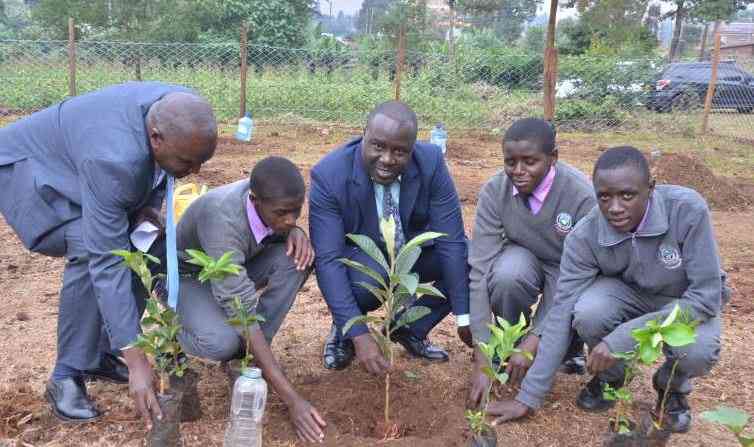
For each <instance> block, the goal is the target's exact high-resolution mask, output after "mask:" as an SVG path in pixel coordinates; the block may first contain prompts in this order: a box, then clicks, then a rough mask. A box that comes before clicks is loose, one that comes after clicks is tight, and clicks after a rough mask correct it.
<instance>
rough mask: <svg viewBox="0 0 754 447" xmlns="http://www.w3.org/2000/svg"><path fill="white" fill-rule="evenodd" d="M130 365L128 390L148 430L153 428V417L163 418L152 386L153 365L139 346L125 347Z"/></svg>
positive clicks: (127, 361) (127, 362)
mask: <svg viewBox="0 0 754 447" xmlns="http://www.w3.org/2000/svg"><path fill="white" fill-rule="evenodd" d="M122 352H123V358H125V359H126V365H127V366H128V391H129V394H130V395H131V398H132V399H133V400H134V403H135V405H136V409H137V410H138V412H139V414H141V416H142V417H143V418H144V422H145V424H146V426H147V430H151V429H152V417H154V418H155V419H157V420H161V419H162V410H161V409H160V404H159V402H158V401H157V397H156V396H155V394H154V387H153V386H152V366H151V365H150V364H149V360H147V357H146V356H145V355H144V351H142V350H141V349H139V348H129V349H123V351H122Z"/></svg>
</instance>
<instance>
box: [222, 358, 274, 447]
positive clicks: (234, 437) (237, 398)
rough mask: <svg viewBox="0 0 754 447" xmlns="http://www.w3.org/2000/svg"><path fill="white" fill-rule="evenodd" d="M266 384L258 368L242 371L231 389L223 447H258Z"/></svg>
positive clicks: (260, 441)
mask: <svg viewBox="0 0 754 447" xmlns="http://www.w3.org/2000/svg"><path fill="white" fill-rule="evenodd" d="M266 403H267V382H265V381H264V379H263V378H262V371H261V370H260V369H259V368H246V369H244V370H243V372H241V375H240V376H239V377H238V379H236V383H235V385H233V398H232V400H231V403H230V421H229V422H228V428H227V429H226V430H225V443H224V444H223V445H224V446H225V447H241V446H243V447H262V417H263V416H264V407H265V404H266Z"/></svg>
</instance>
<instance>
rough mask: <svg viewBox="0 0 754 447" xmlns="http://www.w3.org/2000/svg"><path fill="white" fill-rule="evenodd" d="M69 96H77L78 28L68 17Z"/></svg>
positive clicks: (71, 18)
mask: <svg viewBox="0 0 754 447" xmlns="http://www.w3.org/2000/svg"><path fill="white" fill-rule="evenodd" d="M68 96H76V28H75V27H74V26H73V17H69V18H68Z"/></svg>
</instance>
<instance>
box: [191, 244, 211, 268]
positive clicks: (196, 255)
mask: <svg viewBox="0 0 754 447" xmlns="http://www.w3.org/2000/svg"><path fill="white" fill-rule="evenodd" d="M185 252H186V254H188V255H189V256H191V258H190V259H188V260H187V261H186V262H188V263H189V264H194V265H198V266H201V267H203V266H205V265H209V264H211V263H213V262H214V259H212V257H210V256H208V255H207V254H206V253H204V252H203V251H201V250H194V249H192V248H188V249H186V250H185Z"/></svg>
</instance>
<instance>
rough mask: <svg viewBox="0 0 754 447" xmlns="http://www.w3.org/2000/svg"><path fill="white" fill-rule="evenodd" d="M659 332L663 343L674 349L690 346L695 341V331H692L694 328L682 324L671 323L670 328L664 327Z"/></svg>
mask: <svg viewBox="0 0 754 447" xmlns="http://www.w3.org/2000/svg"><path fill="white" fill-rule="evenodd" d="M660 332H661V334H662V338H663V340H665V343H667V344H668V345H670V346H672V347H674V348H677V347H679V346H686V345H690V344H692V343H694V342H695V341H696V331H694V328H692V327H690V326H687V325H685V324H683V323H673V324H671V325H670V326H665V327H663V328H662V329H661V330H660Z"/></svg>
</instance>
